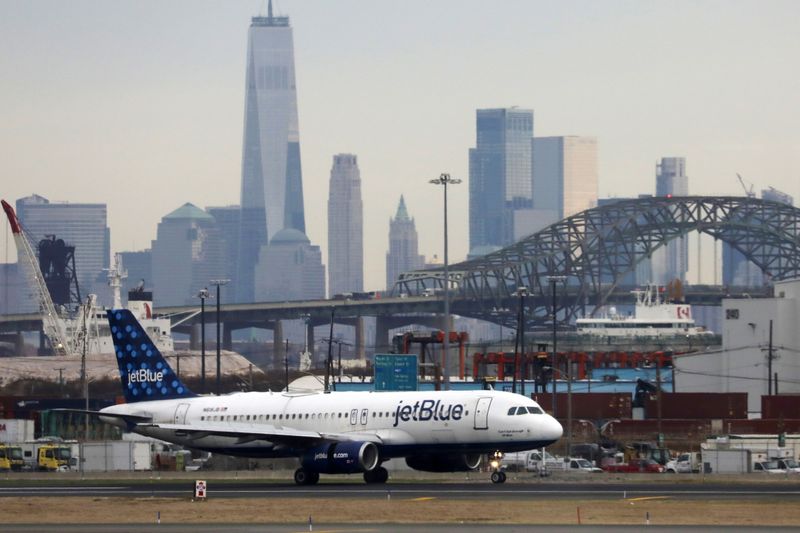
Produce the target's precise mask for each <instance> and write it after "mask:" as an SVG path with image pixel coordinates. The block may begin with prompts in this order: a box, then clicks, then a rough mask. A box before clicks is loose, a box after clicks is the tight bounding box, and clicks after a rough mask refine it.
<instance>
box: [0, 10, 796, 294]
mask: <svg viewBox="0 0 800 533" xmlns="http://www.w3.org/2000/svg"><path fill="white" fill-rule="evenodd" d="M265 5H266V3H265V2H263V1H257V0H240V1H235V0H219V1H207V0H192V1H171V2H164V1H160V0H159V1H144V0H137V1H114V2H109V1H104V0H103V1H101V0H96V1H88V0H70V1H69V2H65V1H63V0H52V1H37V0H29V1H22V0H20V1H12V0H0V72H2V78H0V80H2V81H0V175H1V176H2V182H1V183H2V188H0V197H2V198H5V199H7V200H9V201H12V203H13V201H14V200H16V199H17V198H19V197H22V196H26V195H28V194H31V193H38V194H41V195H43V196H45V197H47V198H49V199H50V200H66V201H71V202H106V203H108V208H109V225H110V227H111V237H112V250H113V251H122V250H133V249H143V248H146V247H149V246H150V241H151V239H153V238H155V235H156V226H157V224H158V222H159V220H160V219H161V217H162V216H164V215H165V214H167V213H168V212H170V211H172V210H173V209H175V208H177V207H179V206H180V205H181V204H183V203H184V202H187V201H190V202H192V203H194V204H196V205H198V206H201V207H205V206H209V205H226V204H237V203H239V187H240V179H241V143H242V122H243V111H244V102H243V100H244V80H245V52H246V47H247V29H248V26H249V23H250V17H251V16H253V15H257V14H259V13H265V11H266V7H265ZM275 8H276V9H275V10H276V13H280V14H287V15H289V16H290V18H291V23H292V26H293V27H294V45H295V61H296V70H297V88H298V108H299V116H300V141H301V155H302V164H303V182H304V193H305V208H306V225H307V233H308V235H309V237H310V239H311V240H312V242H313V243H315V244H319V245H320V246H322V248H323V257H324V258H325V259H324V260H325V262H326V263H327V252H326V245H327V242H326V241H327V230H326V220H327V215H326V208H327V194H328V179H329V177H330V168H331V164H332V156H333V155H334V154H336V153H340V152H349V153H355V154H357V155H358V159H359V166H360V168H361V177H362V190H363V199H364V216H365V235H364V244H365V254H364V255H365V261H366V265H365V278H366V285H367V287H366V288H367V289H375V288H383V285H384V282H385V266H384V263H385V254H386V250H387V246H388V242H387V236H388V229H389V218H390V217H391V216H393V215H394V212H395V210H396V208H397V202H398V200H399V197H400V195H401V194H405V196H406V202H407V205H408V210H409V213H410V214H411V216H413V217H415V218H416V222H417V229H418V231H419V233H420V251H421V252H422V253H424V254H425V255H426V256H428V257H430V256H431V255H432V254H434V253H438V254H439V255H440V256H441V249H442V230H441V222H442V216H441V207H442V193H441V189H440V188H437V187H434V186H433V185H429V184H428V183H427V182H428V180H429V179H431V178H434V177H436V176H438V175H439V174H440V173H441V172H449V173H451V174H452V175H453V176H455V177H460V178H462V179H464V183H462V184H461V185H459V186H457V187H454V188H453V189H451V194H450V196H449V199H450V204H449V205H450V208H451V209H450V214H451V218H450V228H451V233H450V257H451V261H453V262H455V261H458V260H460V259H463V258H464V256H465V255H466V253H467V251H468V250H467V247H468V231H467V228H468V224H467V206H468V193H467V191H468V184H467V178H468V159H467V152H468V149H469V148H470V147H473V146H474V145H475V109H477V108H486V107H510V106H513V105H518V106H520V107H526V108H533V109H534V133H535V135H537V136H546V135H591V136H595V137H597V139H598V146H599V173H600V191H599V192H600V195H601V197H602V196H625V195H630V194H637V193H641V192H648V193H652V192H653V191H654V189H655V177H654V167H655V163H656V160H657V159H658V158H660V157H662V156H685V157H686V158H687V174H688V175H689V189H690V192H691V193H692V194H741V193H742V190H741V187H740V185H739V183H738V181H737V179H736V173H737V172H738V173H741V174H742V175H743V176H744V177H745V179H747V180H749V181H751V182H753V183H754V184H755V185H756V190H760V189H761V188H766V187H767V186H768V185H771V186H774V187H776V188H778V189H781V190H783V191H785V192H788V193H789V194H791V195H793V196H794V197H795V199H796V201H797V200H800V68H798V64H799V62H798V61H799V58H800V31H799V30H798V24H797V23H798V20H800V2H798V1H796V0H787V1H764V0H760V1H735V0H724V1H697V0H694V1H664V2H654V1H644V0H632V1H598V0H590V1H552V2H537V1H530V0H518V1H502V2H489V1H485V0H484V1H482V2H479V1H468V0H437V1H415V0H407V1H403V2H389V1H377V0H337V1H331V0H329V1H323V0H303V1H300V0H295V1H290V0H281V1H277V2H275ZM0 245H1V246H2V247H3V251H2V255H0V261H6V260H10V261H13V260H14V257H15V252H14V250H13V241H11V240H10V239H9V238H8V237H7V236H6V237H5V238H3V239H2V243H0ZM9 247H10V248H11V250H10V251H9V250H8V248H9Z"/></svg>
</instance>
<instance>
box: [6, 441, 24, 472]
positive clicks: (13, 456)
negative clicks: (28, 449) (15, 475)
mask: <svg viewBox="0 0 800 533" xmlns="http://www.w3.org/2000/svg"><path fill="white" fill-rule="evenodd" d="M24 465H25V460H24V459H23V458H22V447H20V446H14V445H11V444H0V471H4V472H7V471H9V470H15V471H20V470H22V467H23V466H24Z"/></svg>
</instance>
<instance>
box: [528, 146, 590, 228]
mask: <svg viewBox="0 0 800 533" xmlns="http://www.w3.org/2000/svg"><path fill="white" fill-rule="evenodd" d="M532 145H533V205H534V207H535V208H536V209H537V210H539V209H541V210H555V211H557V212H556V213H555V214H556V216H557V219H556V220H560V219H562V218H566V217H569V216H572V215H574V214H576V213H580V212H581V211H583V210H585V209H591V208H592V207H594V206H595V205H597V139H595V138H594V137H579V136H576V135H570V136H566V137H536V138H535V139H533V143H532Z"/></svg>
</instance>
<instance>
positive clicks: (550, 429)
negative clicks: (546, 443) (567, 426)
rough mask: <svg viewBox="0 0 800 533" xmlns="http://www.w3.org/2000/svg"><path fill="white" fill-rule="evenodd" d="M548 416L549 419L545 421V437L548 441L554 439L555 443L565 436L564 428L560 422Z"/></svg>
mask: <svg viewBox="0 0 800 533" xmlns="http://www.w3.org/2000/svg"><path fill="white" fill-rule="evenodd" d="M545 416H547V419H546V420H545V421H544V435H545V438H546V439H552V440H553V442H555V441H557V440H558V439H560V438H561V435H563V434H564V428H563V427H561V424H559V423H558V420H556V419H555V418H553V417H552V416H550V415H545Z"/></svg>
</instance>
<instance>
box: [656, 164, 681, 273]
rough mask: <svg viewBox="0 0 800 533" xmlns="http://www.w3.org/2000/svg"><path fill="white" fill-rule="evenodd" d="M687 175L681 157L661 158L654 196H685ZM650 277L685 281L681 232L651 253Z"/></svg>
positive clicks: (657, 169)
mask: <svg viewBox="0 0 800 533" xmlns="http://www.w3.org/2000/svg"><path fill="white" fill-rule="evenodd" d="M688 194H689V178H688V176H686V158H685V157H662V158H661V162H660V163H656V196H657V197H661V196H688ZM652 265H653V278H654V279H653V280H652V281H654V282H655V283H659V284H667V283H669V282H671V281H673V280H675V279H679V280H681V281H686V272H687V271H688V270H689V239H688V237H687V236H685V235H683V236H681V237H678V238H676V239H674V240H672V241H670V242H669V243H668V244H667V245H666V246H664V247H663V248H661V249H659V250H656V251H655V252H654V253H653V259H652Z"/></svg>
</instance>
